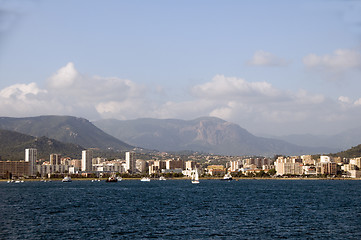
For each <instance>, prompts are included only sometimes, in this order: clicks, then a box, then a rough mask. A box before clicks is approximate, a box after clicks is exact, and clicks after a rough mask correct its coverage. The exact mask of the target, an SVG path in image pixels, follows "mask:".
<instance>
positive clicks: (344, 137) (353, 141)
mask: <svg viewBox="0 0 361 240" xmlns="http://www.w3.org/2000/svg"><path fill="white" fill-rule="evenodd" d="M273 138H277V139H280V140H283V141H287V142H290V143H293V144H297V145H301V146H314V147H322V146H328V147H331V148H334V149H337V150H339V151H341V150H344V149H348V148H350V147H352V146H356V145H358V144H360V142H361V127H360V128H352V129H348V130H345V131H343V132H340V133H337V134H330V135H312V134H292V135H287V136H280V137H275V136H273Z"/></svg>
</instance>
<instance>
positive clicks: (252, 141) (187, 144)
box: [93, 117, 334, 156]
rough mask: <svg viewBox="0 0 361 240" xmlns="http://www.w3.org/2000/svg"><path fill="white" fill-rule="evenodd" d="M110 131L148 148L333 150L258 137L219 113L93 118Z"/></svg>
mask: <svg viewBox="0 0 361 240" xmlns="http://www.w3.org/2000/svg"><path fill="white" fill-rule="evenodd" d="M93 123H94V125H95V126H97V127H99V128H100V129H102V130H103V131H105V132H106V133H108V134H111V135H113V136H114V137H116V138H119V139H122V140H123V141H125V142H127V143H129V144H131V145H135V146H138V147H142V148H146V149H157V150H160V151H182V150H190V151H198V152H206V153H214V154H222V155H263V156H273V155H275V154H285V155H296V154H313V153H326V152H332V151H333V150H334V149H331V148H325V147H323V148H314V147H302V146H298V145H295V144H291V143H288V142H286V141H283V140H278V139H271V138H263V137H257V136H254V135H252V134H251V133H249V132H248V131H247V130H245V129H244V128H242V127H240V126H239V125H237V124H234V123H230V122H227V121H224V120H222V119H219V118H215V117H202V118H197V119H194V120H189V121H186V120H179V119H150V118H143V119H135V120H114V119H108V120H99V121H95V122H93Z"/></svg>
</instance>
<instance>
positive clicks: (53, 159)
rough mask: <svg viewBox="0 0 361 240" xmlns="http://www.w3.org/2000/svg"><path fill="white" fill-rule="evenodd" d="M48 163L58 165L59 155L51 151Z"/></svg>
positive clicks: (59, 162)
mask: <svg viewBox="0 0 361 240" xmlns="http://www.w3.org/2000/svg"><path fill="white" fill-rule="evenodd" d="M49 160H50V161H49V162H50V165H60V164H61V155H60V154H55V153H52V154H50V159H49Z"/></svg>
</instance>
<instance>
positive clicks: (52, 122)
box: [0, 116, 132, 150]
mask: <svg viewBox="0 0 361 240" xmlns="http://www.w3.org/2000/svg"><path fill="white" fill-rule="evenodd" d="M0 129H5V130H11V131H16V132H19V133H23V134H28V135H31V136H34V137H41V136H46V137H49V138H52V139H55V140H58V141H60V142H64V143H74V144H78V145H81V146H83V147H85V148H101V149H107V148H113V149H117V150H126V149H131V148H132V146H130V145H129V144H127V143H124V142H122V141H121V140H119V139H117V138H115V137H113V136H111V135H109V134H106V133H105V132H103V131H102V130H100V129H99V128H97V127H95V126H94V125H93V124H92V123H91V122H89V121H88V120H86V119H84V118H77V117H72V116H38V117H27V118H10V117H1V118H0Z"/></svg>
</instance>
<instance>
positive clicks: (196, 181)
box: [192, 169, 199, 184]
mask: <svg viewBox="0 0 361 240" xmlns="http://www.w3.org/2000/svg"><path fill="white" fill-rule="evenodd" d="M192 183H194V184H197V183H199V175H198V170H197V169H196V172H195V173H194V174H193V175H192Z"/></svg>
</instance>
